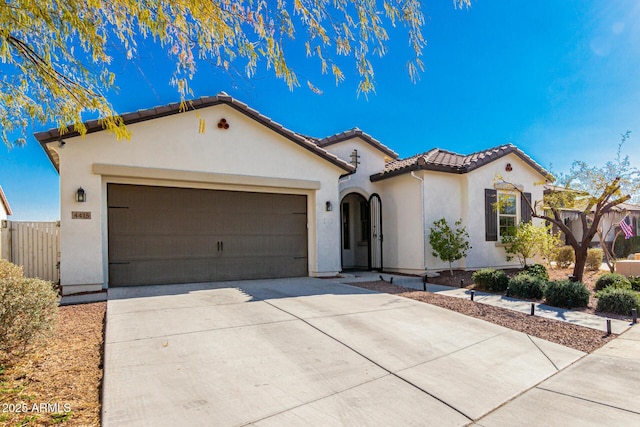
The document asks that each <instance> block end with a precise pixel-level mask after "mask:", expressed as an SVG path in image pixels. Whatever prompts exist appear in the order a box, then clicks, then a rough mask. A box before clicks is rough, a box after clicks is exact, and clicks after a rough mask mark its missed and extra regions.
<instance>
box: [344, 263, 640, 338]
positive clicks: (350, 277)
mask: <svg viewBox="0 0 640 427" xmlns="http://www.w3.org/2000/svg"><path fill="white" fill-rule="evenodd" d="M343 275H344V276H345V277H343V278H338V279H335V280H337V281H339V282H340V283H347V284H348V283H355V282H366V281H374V280H380V276H382V278H383V279H384V280H385V281H388V282H389V281H391V280H392V279H393V284H394V285H398V286H404V287H406V288H411V289H417V290H423V289H424V285H423V283H422V279H421V278H420V277H412V276H399V275H394V274H387V273H378V272H375V271H357V272H350V273H345V274H343ZM426 288H427V292H432V293H437V294H441V295H446V296H450V297H455V298H465V299H470V298H471V291H470V290H469V289H464V288H453V287H450V286H442V285H434V284H430V283H427V284H426ZM474 301H476V302H479V303H481V304H487V305H492V306H495V307H500V308H505V309H508V310H513V311H518V312H520V313H526V314H530V313H531V302H529V301H522V300H519V299H516V298H508V297H505V296H503V295H496V294H490V293H487V292H480V291H475V295H474ZM534 306H535V315H536V316H540V317H544V318H547V319H553V320H558V321H561V322H567V323H572V324H574V325H578V326H584V327H587V328H591V329H596V330H599V331H603V332H606V330H607V319H606V318H605V317H600V316H595V315H593V314H587V313H582V312H579V311H573V310H567V309H564V308H558V307H552V306H549V305H545V304H539V303H534ZM630 326H631V324H630V323H629V322H626V321H623V320H617V319H611V332H613V333H614V334H621V333H623V332H624V331H626V330H627V329H629V327H630Z"/></svg>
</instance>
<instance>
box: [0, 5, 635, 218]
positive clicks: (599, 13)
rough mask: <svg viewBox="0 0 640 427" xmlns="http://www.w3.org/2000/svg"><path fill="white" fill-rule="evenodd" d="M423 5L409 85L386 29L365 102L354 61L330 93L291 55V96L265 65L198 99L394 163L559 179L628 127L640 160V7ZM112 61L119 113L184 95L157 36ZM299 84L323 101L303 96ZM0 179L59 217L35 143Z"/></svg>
mask: <svg viewBox="0 0 640 427" xmlns="http://www.w3.org/2000/svg"><path fill="white" fill-rule="evenodd" d="M423 5H424V10H425V13H426V15H427V16H428V23H427V25H426V26H425V28H424V34H425V38H426V39H427V41H428V44H427V46H426V48H425V50H424V56H423V61H424V62H425V64H426V70H425V72H424V73H423V74H422V76H421V80H420V81H419V82H418V83H417V84H413V83H411V82H410V80H409V77H408V74H407V71H406V67H405V62H406V60H407V59H408V58H409V57H410V55H411V51H410V49H409V48H408V47H407V40H406V38H405V37H404V34H403V33H402V31H400V30H393V29H392V30H390V33H391V37H392V41H391V43H390V52H389V54H388V55H387V56H385V57H384V58H383V59H375V60H374V66H375V71H376V93H375V94H371V95H369V97H368V98H365V97H364V96H360V97H358V96H357V95H356V86H357V82H358V79H357V75H356V73H355V71H353V69H352V67H351V66H346V67H345V68H344V69H343V71H344V72H345V74H346V77H347V78H346V81H345V82H343V83H342V84H341V85H340V86H338V87H336V86H335V83H334V80H333V78H332V77H331V76H321V75H320V73H319V66H318V63H317V62H316V61H315V60H314V59H313V58H311V59H309V58H305V57H304V56H299V57H296V56H293V57H290V65H291V66H292V67H293V68H294V70H295V71H296V72H297V74H298V77H299V79H300V81H301V83H302V85H301V86H300V87H299V88H297V89H295V90H294V91H293V92H290V91H289V90H288V88H287V86H286V85H285V84H284V83H283V82H282V81H280V80H277V79H276V78H275V77H274V76H273V75H272V74H271V73H270V72H269V71H266V70H264V69H261V70H259V71H258V72H257V74H256V76H255V77H254V78H252V79H247V78H246V77H244V76H242V74H241V73H240V74H234V75H229V74H226V73H224V72H221V71H219V70H218V69H216V68H215V67H212V66H210V65H208V64H206V63H203V64H200V65H199V70H198V74H197V75H196V78H195V80H194V81H193V82H192V88H193V90H194V93H195V96H196V97H199V96H207V95H215V94H217V93H218V92H220V91H225V92H227V93H228V94H230V95H232V96H233V97H235V98H237V99H239V100H241V101H243V102H245V103H247V104H249V105H250V106H251V107H253V108H255V109H257V110H258V111H260V112H261V113H263V114H265V115H267V116H269V117H271V118H272V119H273V120H275V121H277V122H279V123H281V124H283V125H284V126H286V127H288V128H290V129H292V130H295V131H297V132H300V133H303V134H308V135H312V136H317V137H322V136H327V135H331V134H334V133H337V132H341V131H343V130H346V129H349V128H352V127H356V126H357V127H359V128H361V129H362V130H364V131H365V132H367V133H369V134H370V135H372V136H373V137H375V138H377V139H379V140H380V141H382V142H383V143H384V144H386V145H388V146H390V147H391V148H393V149H394V150H395V151H397V152H398V153H399V154H400V156H401V157H406V156H410V155H413V154H416V153H418V152H423V151H426V150H428V149H430V148H433V147H439V148H443V149H448V150H452V151H456V152H459V153H463V154H466V153H471V152H474V151H478V150H482V149H485V148H489V147H492V146H496V145H500V144H504V143H508V142H511V143H513V144H516V145H517V146H518V147H520V148H521V149H523V150H524V151H525V152H526V153H527V154H529V155H530V156H531V157H533V158H534V159H535V160H536V161H537V162H538V163H540V164H541V165H542V166H544V167H546V168H550V169H551V170H552V171H554V172H563V171H567V170H568V168H569V167H570V165H571V162H572V161H574V160H584V161H586V162H587V163H589V164H593V165H602V164H603V163H604V162H605V161H607V160H612V159H613V158H614V157H615V151H616V147H617V144H618V142H619V141H620V134H621V133H623V132H625V131H626V130H630V131H631V132H632V133H631V139H630V140H629V141H628V142H627V144H626V145H625V150H624V154H628V155H630V157H631V160H632V163H633V164H634V165H635V166H640V104H639V101H640V78H639V77H640V2H637V1H635V0H628V1H608V0H589V1H587V0H563V1H560V2H558V1H551V0H539V1H535V2H525V1H507V0H493V1H489V0H476V1H473V2H472V6H471V8H469V9H462V10H460V9H458V10H456V9H454V7H453V2H452V1H448V0H441V1H435V0H433V1H430V2H423ZM300 37H302V36H300ZM292 47H293V48H295V43H292ZM114 57H115V59H114V63H113V67H112V70H113V71H114V72H115V73H116V75H117V80H116V82H117V84H118V85H119V86H120V89H119V91H118V92H117V93H115V92H114V93H111V94H110V95H109V99H110V101H111V102H112V103H113V105H114V106H115V107H116V109H117V110H118V111H119V112H121V113H124V112H128V111H134V110H138V109H144V108H150V107H153V106H157V105H163V104H167V103H169V102H175V101H177V100H178V99H179V96H178V94H177V92H176V90H175V88H173V87H171V86H170V85H169V78H170V76H171V73H172V71H173V65H172V63H171V62H170V61H169V60H167V59H166V57H165V55H164V53H163V50H162V49H161V48H159V47H157V46H155V45H154V44H153V43H152V42H151V41H149V40H147V41H145V42H144V43H143V45H142V48H141V49H140V54H139V58H138V59H136V60H134V61H125V60H123V59H121V58H119V57H118V55H117V52H114ZM307 79H308V80H311V81H312V82H313V83H314V84H315V85H316V86H318V87H320V88H321V89H322V90H323V91H324V92H323V94H322V95H315V94H313V93H311V91H310V90H309V89H308V88H307V87H306V84H305V82H306V80H307ZM46 128H48V126H47V125H41V124H36V125H35V126H34V130H44V129H46ZM124 143H127V142H124ZM0 185H1V186H2V187H3V189H4V191H5V194H6V195H7V198H8V200H9V203H10V204H11V207H12V209H13V211H14V215H13V216H12V217H11V219H13V220H16V221H18V220H25V221H26V220H34V221H35V220H55V219H58V218H59V203H58V198H59V190H58V175H57V173H56V172H55V170H54V169H53V167H52V166H51V165H50V163H49V160H48V158H47V157H46V155H45V154H44V152H43V151H42V149H41V148H40V146H39V144H38V143H37V141H36V140H35V139H34V138H33V137H31V138H30V139H29V140H28V142H27V144H26V146H24V147H17V148H13V149H12V150H8V149H7V148H6V147H4V146H2V147H0Z"/></svg>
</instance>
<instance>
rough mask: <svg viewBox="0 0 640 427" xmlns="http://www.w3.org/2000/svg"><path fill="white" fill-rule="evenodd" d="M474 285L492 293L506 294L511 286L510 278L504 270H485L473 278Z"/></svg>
mask: <svg viewBox="0 0 640 427" xmlns="http://www.w3.org/2000/svg"><path fill="white" fill-rule="evenodd" d="M471 278H472V279H473V283H475V284H476V285H478V286H480V287H481V288H482V289H486V290H488V291H491V292H504V291H506V290H507V286H509V278H508V277H507V275H506V274H505V273H504V271H502V270H494V269H493V268H483V269H482V270H478V271H476V272H474V273H473V275H472V276H471Z"/></svg>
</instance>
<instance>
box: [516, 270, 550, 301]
mask: <svg viewBox="0 0 640 427" xmlns="http://www.w3.org/2000/svg"><path fill="white" fill-rule="evenodd" d="M546 284H547V282H546V280H544V279H541V278H540V277H538V276H534V275H531V274H527V273H520V274H518V275H516V276H515V277H512V278H511V280H509V291H510V293H511V294H512V295H514V296H517V297H521V298H535V299H540V298H542V295H544V287H545V286H546Z"/></svg>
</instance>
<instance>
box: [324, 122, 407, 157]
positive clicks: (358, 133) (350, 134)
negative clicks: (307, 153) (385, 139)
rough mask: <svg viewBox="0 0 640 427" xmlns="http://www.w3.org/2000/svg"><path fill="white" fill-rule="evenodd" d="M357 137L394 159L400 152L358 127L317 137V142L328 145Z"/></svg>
mask: <svg viewBox="0 0 640 427" xmlns="http://www.w3.org/2000/svg"><path fill="white" fill-rule="evenodd" d="M356 137H359V138H360V139H362V140H363V141H365V142H366V143H367V144H369V145H371V146H372V147H374V148H377V149H378V150H380V151H382V152H383V153H384V154H386V155H387V156H389V157H391V158H392V159H397V158H398V153H396V152H395V151H393V150H392V149H391V148H389V147H387V146H386V145H384V144H383V143H381V142H380V141H378V140H377V139H375V138H374V137H372V136H371V135H369V134H367V133H365V132H363V131H362V130H360V129H358V128H357V127H356V128H353V129H349V130H347V131H344V132H341V133H337V134H335V135H331V136H327V137H325V138H320V139H316V143H317V144H318V145H319V146H320V147H327V146H329V145H333V144H338V143H340V142H343V141H347V140H349V139H352V138H356Z"/></svg>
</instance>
